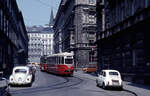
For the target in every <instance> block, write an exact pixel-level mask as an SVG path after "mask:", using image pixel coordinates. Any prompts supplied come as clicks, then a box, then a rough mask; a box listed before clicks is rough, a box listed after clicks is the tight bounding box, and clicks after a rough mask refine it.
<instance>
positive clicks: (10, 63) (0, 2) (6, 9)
mask: <svg viewBox="0 0 150 96" xmlns="http://www.w3.org/2000/svg"><path fill="white" fill-rule="evenodd" d="M27 58H28V36H27V31H26V28H25V25H24V20H23V16H22V13H21V11H20V10H19V9H18V6H17V3H16V0H0V71H4V74H6V75H8V74H10V73H11V70H12V68H13V67H14V66H16V65H26V63H27Z"/></svg>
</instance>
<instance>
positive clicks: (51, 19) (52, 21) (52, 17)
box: [49, 9, 54, 28]
mask: <svg viewBox="0 0 150 96" xmlns="http://www.w3.org/2000/svg"><path fill="white" fill-rule="evenodd" d="M53 25H54V15H53V9H51V15H50V21H49V27H51V28H52V27H53Z"/></svg>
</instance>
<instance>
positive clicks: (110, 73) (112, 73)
mask: <svg viewBox="0 0 150 96" xmlns="http://www.w3.org/2000/svg"><path fill="white" fill-rule="evenodd" d="M109 75H114V76H118V73H117V72H109Z"/></svg>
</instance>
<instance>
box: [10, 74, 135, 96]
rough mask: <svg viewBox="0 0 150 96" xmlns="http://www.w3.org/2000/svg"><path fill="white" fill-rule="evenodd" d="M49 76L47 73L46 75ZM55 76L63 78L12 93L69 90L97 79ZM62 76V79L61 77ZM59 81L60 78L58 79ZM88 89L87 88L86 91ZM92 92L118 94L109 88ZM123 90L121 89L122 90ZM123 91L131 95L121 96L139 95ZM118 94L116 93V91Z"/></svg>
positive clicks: (109, 95)
mask: <svg viewBox="0 0 150 96" xmlns="http://www.w3.org/2000/svg"><path fill="white" fill-rule="evenodd" d="M51 75H52V74H51ZM45 76H47V75H45ZM52 77H53V78H56V79H58V78H60V80H62V81H61V82H58V83H55V84H50V85H47V86H43V87H42V86H41V87H34V86H33V88H27V89H26V88H25V89H21V90H19V91H16V92H15V91H13V92H11V93H12V94H18V95H20V94H23V93H30V94H32V93H33V94H34V93H36V94H37V93H38V92H39V93H41V92H44V93H45V92H49V91H54V90H68V89H71V88H77V87H79V86H78V85H81V84H82V83H83V82H84V81H86V82H88V81H89V80H93V81H95V80H94V79H89V78H87V77H80V76H76V75H75V76H73V77H66V76H65V77H64V76H58V75H54V74H53V75H52ZM61 78H62V79H61ZM58 81H59V80H58ZM86 90H87V89H85V91H86ZM123 91H124V92H123ZM92 92H102V93H104V94H106V96H107V95H108V96H117V95H114V94H111V93H112V91H107V90H102V91H100V90H97V89H96V90H92ZM116 92H118V91H116ZM120 92H121V91H120ZM122 92H123V93H121V94H125V93H126V92H127V94H128V93H130V94H131V95H129V94H128V95H121V94H120V93H119V94H120V95H119V96H138V95H137V94H136V93H134V92H132V91H130V90H126V89H123V90H122ZM115 94H116V93H115Z"/></svg>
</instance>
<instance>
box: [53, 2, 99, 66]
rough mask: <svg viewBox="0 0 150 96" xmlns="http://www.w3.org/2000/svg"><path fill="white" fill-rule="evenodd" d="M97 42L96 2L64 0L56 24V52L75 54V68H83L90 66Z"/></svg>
mask: <svg viewBox="0 0 150 96" xmlns="http://www.w3.org/2000/svg"><path fill="white" fill-rule="evenodd" d="M95 40H96V0H62V1H61V3H60V6H59V9H58V12H57V14H56V18H55V24H54V49H55V51H54V52H55V53H60V52H73V53H74V60H75V67H79V68H81V67H84V66H85V65H87V64H90V57H91V55H93V53H92V52H91V51H92V48H93V47H95V45H94V42H95ZM94 55H95V54H94Z"/></svg>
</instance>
